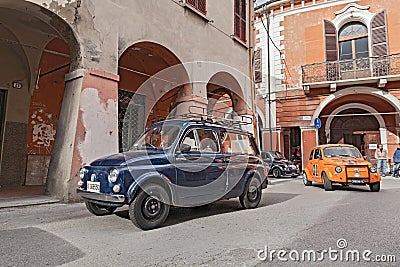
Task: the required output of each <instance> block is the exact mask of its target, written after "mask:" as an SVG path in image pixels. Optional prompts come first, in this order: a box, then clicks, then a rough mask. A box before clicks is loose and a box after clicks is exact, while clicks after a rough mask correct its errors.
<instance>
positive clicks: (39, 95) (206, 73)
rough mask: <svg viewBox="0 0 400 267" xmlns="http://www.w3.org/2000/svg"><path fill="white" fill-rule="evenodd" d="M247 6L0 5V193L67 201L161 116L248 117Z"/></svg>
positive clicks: (70, 1)
mask: <svg viewBox="0 0 400 267" xmlns="http://www.w3.org/2000/svg"><path fill="white" fill-rule="evenodd" d="M252 3H253V2H252V1H246V0H232V1H206V0H184V1H183V0H181V1H179V0H146V1H144V0H134V1H114V0H112V1H103V0H59V1H54V0H32V1H24V0H4V1H1V2H0V17H1V19H0V21H1V23H0V54H1V57H2V61H1V62H2V64H1V72H0V111H1V112H0V119H1V120H0V123H1V125H0V126H1V127H0V133H1V135H0V137H1V138H0V141H1V146H0V148H1V150H0V152H1V153H0V155H1V161H0V162H1V165H0V166H1V169H0V186H12V185H17V186H21V185H26V186H28V185H46V190H47V192H49V193H50V194H51V195H55V196H57V197H59V198H60V199H62V200H64V201H75V200H77V197H76V194H75V189H76V187H77V182H78V181H79V169H80V167H81V166H82V165H84V164H89V163H90V162H91V161H92V160H93V159H95V158H98V157H101V156H104V155H109V154H112V153H117V152H119V151H124V150H125V149H128V148H129V147H130V146H131V145H132V143H133V142H134V140H135V139H136V138H137V137H138V135H139V134H140V133H141V132H142V131H143V129H144V128H145V127H146V126H148V125H149V124H151V123H152V122H154V121H157V120H160V119H163V118H165V117H166V116H167V115H168V114H171V113H173V114H174V115H179V114H187V113H188V108H189V106H191V105H192V106H197V107H199V109H200V110H202V112H203V113H207V110H209V109H211V108H212V107H213V106H214V105H216V104H221V103H223V102H224V101H229V102H230V104H229V105H228V106H229V108H230V109H232V110H234V111H235V112H236V113H237V114H251V112H252V109H253V108H252V105H253V104H252V103H253V102H254V101H252V99H253V97H254V95H253V93H252V91H253V90H252V84H251V80H250V79H249V76H250V75H249V74H250V71H251V66H250V59H249V55H251V54H252V51H251V43H250V41H251V40H252V39H253V36H252V33H251V31H249V29H250V23H249V21H251V20H250V18H252V11H253V6H252ZM193 62H194V63H193ZM210 62H211V63H210ZM132 99H134V100H132ZM127 126H128V127H127Z"/></svg>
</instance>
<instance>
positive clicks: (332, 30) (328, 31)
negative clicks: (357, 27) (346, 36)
mask: <svg viewBox="0 0 400 267" xmlns="http://www.w3.org/2000/svg"><path fill="white" fill-rule="evenodd" d="M324 26H325V53H326V61H337V60H338V40H337V32H336V27H335V25H333V23H332V22H330V21H328V20H324Z"/></svg>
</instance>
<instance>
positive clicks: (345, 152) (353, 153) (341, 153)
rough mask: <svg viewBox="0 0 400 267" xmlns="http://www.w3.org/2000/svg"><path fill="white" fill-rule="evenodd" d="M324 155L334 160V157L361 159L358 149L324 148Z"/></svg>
mask: <svg viewBox="0 0 400 267" xmlns="http://www.w3.org/2000/svg"><path fill="white" fill-rule="evenodd" d="M324 155H325V157H327V158H334V157H351V158H361V155H360V152H358V150H357V149H355V148H353V147H347V146H336V147H327V148H324Z"/></svg>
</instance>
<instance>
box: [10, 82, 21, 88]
mask: <svg viewBox="0 0 400 267" xmlns="http://www.w3.org/2000/svg"><path fill="white" fill-rule="evenodd" d="M12 87H13V88H15V89H21V88H22V83H20V82H13V83H12Z"/></svg>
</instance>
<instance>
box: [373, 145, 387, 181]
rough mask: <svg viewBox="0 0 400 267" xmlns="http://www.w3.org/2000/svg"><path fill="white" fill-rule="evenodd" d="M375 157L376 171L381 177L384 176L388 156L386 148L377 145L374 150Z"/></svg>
mask: <svg viewBox="0 0 400 267" xmlns="http://www.w3.org/2000/svg"><path fill="white" fill-rule="evenodd" d="M375 158H376V159H377V160H378V166H377V167H378V172H379V173H380V174H381V175H382V177H385V176H386V164H387V163H386V160H387V158H388V153H387V150H386V149H384V148H383V145H379V146H378V149H377V150H376V151H375Z"/></svg>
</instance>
